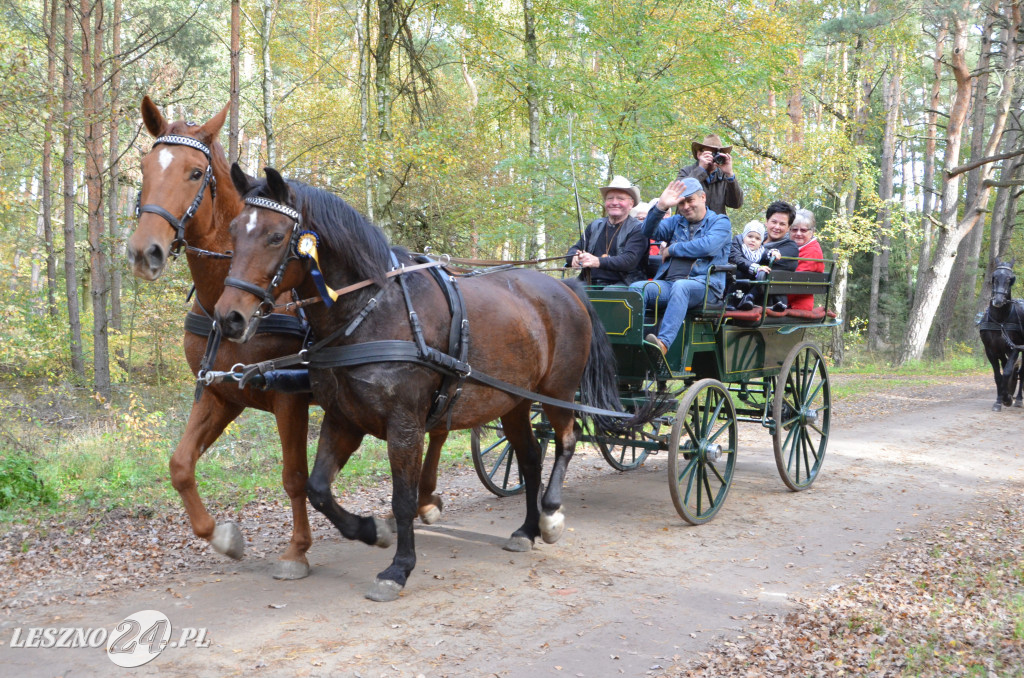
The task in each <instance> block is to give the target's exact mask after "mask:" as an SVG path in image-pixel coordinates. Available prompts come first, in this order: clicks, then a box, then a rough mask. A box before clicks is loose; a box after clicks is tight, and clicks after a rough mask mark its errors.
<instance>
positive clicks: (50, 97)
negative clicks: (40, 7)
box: [42, 0, 60, 319]
mask: <svg viewBox="0 0 1024 678" xmlns="http://www.w3.org/2000/svg"><path fill="white" fill-rule="evenodd" d="M46 2H47V4H46V5H45V6H44V8H45V10H46V11H44V17H43V23H44V25H46V27H47V28H46V76H47V79H46V82H47V88H46V112H47V116H46V120H45V121H44V122H43V168H42V172H43V176H42V195H43V199H42V216H43V241H44V246H45V248H46V308H47V311H48V313H49V316H50V318H51V319H56V318H57V250H56V248H55V247H54V244H53V119H54V117H56V115H57V102H56V95H55V92H54V87H56V86H57V17H58V12H57V5H58V3H59V2H60V0H46ZM47 17H48V18H47Z"/></svg>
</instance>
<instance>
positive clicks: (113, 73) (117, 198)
mask: <svg viewBox="0 0 1024 678" xmlns="http://www.w3.org/2000/svg"><path fill="white" fill-rule="evenodd" d="M113 9H114V13H113V17H114V18H113V21H112V22H111V25H110V51H111V63H110V69H111V70H110V141H109V144H110V162H109V165H110V168H109V172H110V199H109V203H110V204H109V205H108V207H107V210H108V213H107V221H108V222H109V232H110V248H111V250H110V270H109V276H110V326H111V327H113V328H114V329H115V330H117V331H120V330H121V272H122V271H123V270H124V242H125V233H123V232H122V229H121V223H120V219H121V187H120V180H121V176H120V172H121V169H120V163H119V161H118V158H119V157H120V149H119V148H118V147H119V146H120V145H121V141H120V138H121V137H120V125H119V121H120V119H121V116H120V115H119V110H118V109H119V107H120V106H121V100H120V99H121V58H120V56H119V55H120V54H121V0H114V8H113Z"/></svg>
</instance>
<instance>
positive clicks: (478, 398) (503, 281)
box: [215, 166, 650, 601]
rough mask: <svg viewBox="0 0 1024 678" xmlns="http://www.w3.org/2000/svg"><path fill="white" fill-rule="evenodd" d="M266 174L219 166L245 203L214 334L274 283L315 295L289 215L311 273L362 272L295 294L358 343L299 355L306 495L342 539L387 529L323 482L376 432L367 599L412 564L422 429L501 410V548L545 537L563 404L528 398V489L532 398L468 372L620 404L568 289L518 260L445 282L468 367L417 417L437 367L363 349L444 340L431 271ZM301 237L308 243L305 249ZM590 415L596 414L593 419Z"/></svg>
mask: <svg viewBox="0 0 1024 678" xmlns="http://www.w3.org/2000/svg"><path fill="white" fill-rule="evenodd" d="M266 174H267V179H266V180H256V181H251V180H250V179H249V178H248V177H246V176H245V174H244V173H242V172H241V171H240V170H238V169H237V166H236V167H234V168H232V178H233V179H234V180H235V182H236V186H237V188H238V189H239V191H240V192H241V193H243V194H244V195H245V196H246V200H247V201H250V202H249V203H248V206H247V207H246V208H245V209H243V211H242V213H241V214H240V215H239V216H238V217H237V218H236V219H235V220H234V222H232V225H231V231H232V235H233V243H234V252H235V254H234V258H233V260H232V263H231V271H230V276H231V277H230V278H229V283H228V284H229V286H228V287H226V288H225V290H224V293H223V294H222V295H221V298H220V300H219V301H218V302H217V305H216V307H215V316H216V318H217V322H218V324H219V325H220V327H221V328H222V329H223V331H224V334H225V336H226V337H228V338H231V339H235V340H245V339H247V338H248V337H250V336H252V334H253V332H254V328H255V327H258V324H259V322H260V317H259V316H260V314H261V313H262V312H264V311H265V309H266V305H267V299H268V298H270V297H272V296H273V293H274V290H275V289H276V288H291V287H296V288H297V289H298V291H299V292H300V294H301V295H302V296H303V297H311V296H321V292H320V291H319V289H320V288H318V287H317V281H316V280H315V277H314V275H313V270H312V264H311V260H310V259H309V258H306V259H303V260H302V261H301V263H300V262H296V261H294V260H293V253H294V252H295V251H296V242H297V235H298V232H299V230H300V229H299V227H298V224H299V221H300V219H301V223H302V226H301V229H306V230H307V231H311V232H313V233H315V236H312V235H308V234H307V235H304V236H303V238H302V240H303V242H304V243H306V245H309V244H310V242H311V240H312V239H313V238H314V237H315V238H316V239H317V240H318V241H319V245H318V246H317V252H316V256H317V261H318V266H317V269H316V270H318V271H320V272H322V276H323V284H324V285H329V286H333V287H336V288H341V287H342V286H348V285H350V284H354V283H358V282H361V281H373V284H370V285H368V286H367V287H364V288H362V289H359V290H357V291H354V292H352V293H350V294H344V295H342V296H339V297H338V298H337V300H336V301H334V303H333V305H330V306H328V305H327V304H317V305H315V306H310V307H308V313H309V321H310V324H311V325H312V327H313V329H314V332H315V333H316V335H317V336H318V337H327V338H329V340H330V343H331V346H329V347H327V349H325V353H327V352H329V351H331V350H335V351H336V350H338V349H339V348H340V349H341V353H344V352H345V351H346V350H352V349H355V350H356V351H357V352H358V351H360V350H362V349H361V348H360V347H364V348H365V349H368V350H367V352H368V353H371V355H370V359H369V361H365V360H364V361H362V362H358V361H357V362H356V363H351V362H350V363H346V364H345V365H344V366H340V365H337V364H336V363H331V362H330V361H328V362H326V363H323V366H322V367H317V364H318V363H317V358H318V354H316V353H315V352H314V351H311V355H310V356H309V360H310V361H311V364H310V367H311V369H310V379H311V382H312V385H313V393H314V395H315V397H316V399H317V401H318V402H320V403H321V404H322V406H323V407H324V421H323V426H322V428H321V433H320V440H319V445H318V447H317V454H316V461H315V462H314V465H313V471H312V474H311V475H310V478H309V484H308V494H309V498H310V502H311V503H312V504H313V506H314V508H316V509H317V510H319V511H321V512H323V513H324V515H326V516H327V517H328V518H329V519H330V520H331V522H332V523H334V525H335V526H336V527H337V528H338V530H339V531H340V532H341V534H342V535H343V536H344V537H346V538H348V539H359V540H361V541H363V542H365V543H367V544H378V545H381V543H382V542H383V543H390V532H391V530H390V527H389V526H388V525H387V523H385V522H384V521H382V520H380V519H378V518H375V517H372V516H357V515H354V514H352V513H349V512H348V511H346V510H345V509H344V508H342V507H341V506H340V505H339V504H338V503H337V501H336V500H335V499H334V496H333V494H332V491H331V485H332V482H333V480H334V478H335V476H336V474H337V473H338V471H339V470H340V469H341V468H342V466H344V464H345V463H346V461H347V460H348V458H349V456H350V455H351V454H352V452H353V451H354V450H355V449H356V448H357V447H358V446H359V444H360V441H361V440H362V438H363V436H365V435H366V434H370V435H373V436H375V437H377V438H380V439H383V440H386V441H387V446H388V459H389V461H390V464H391V471H392V478H393V482H394V488H393V495H392V508H393V511H394V515H395V518H396V527H397V542H398V544H397V550H396V554H395V557H394V559H393V561H392V563H391V565H390V567H388V568H387V569H385V570H384V571H383V572H380V573H379V574H378V575H377V577H376V580H375V581H374V584H373V586H372V587H371V589H370V591H369V592H368V593H367V597H368V598H370V599H372V600H381V601H383V600H394V599H395V598H397V597H398V595H399V593H400V591H401V590H402V588H403V587H404V586H405V584H406V582H407V580H408V577H409V574H410V573H411V572H412V569H413V567H414V566H415V563H416V554H415V549H414V544H413V531H412V520H413V517H414V515H415V509H416V487H417V482H418V480H419V474H420V470H421V456H422V449H423V440H424V436H425V434H426V433H427V432H430V433H431V434H434V433H443V432H445V431H448V430H456V429H464V428H471V427H473V426H479V425H482V424H485V423H487V422H490V421H492V420H494V419H496V418H500V419H501V422H502V426H503V430H504V433H505V435H506V436H507V438H508V440H509V442H510V443H511V444H512V446H513V448H514V449H515V453H516V457H517V459H518V462H519V468H520V470H521V471H522V473H523V478H524V482H525V485H526V493H525V494H526V519H525V521H524V522H523V524H522V525H521V526H520V527H519V528H518V529H517V530H515V531H514V532H513V533H512V536H511V537H510V539H509V540H508V542H506V544H505V548H506V549H507V550H510V551H526V550H529V549H531V548H532V547H533V544H534V540H535V539H536V538H537V537H538V536H539V537H541V538H542V539H543V540H544V541H545V542H548V543H553V542H555V541H557V540H558V538H559V537H560V536H561V534H562V531H563V530H564V516H563V514H562V509H561V505H562V484H563V480H564V477H565V472H566V468H567V465H568V463H569V459H570V458H571V457H572V454H573V451H574V447H575V444H576V439H577V435H578V434H579V427H578V425H577V424H576V421H575V417H574V414H573V411H572V410H570V409H567V408H565V407H560V406H557V405H554V404H551V403H545V404H543V408H544V411H545V413H546V415H547V417H548V420H549V422H550V424H551V426H552V428H553V430H554V440H555V463H554V468H553V469H552V472H551V477H550V480H549V483H548V486H547V489H546V491H544V492H543V496H541V489H542V488H541V454H540V445H539V444H538V442H537V440H536V438H535V436H534V432H533V429H532V427H531V424H530V406H531V401H532V400H534V399H535V398H531V397H528V396H524V395H523V394H521V393H520V394H519V395H516V394H514V393H511V392H506V391H504V390H498V389H495V388H492V387H489V386H484V385H482V384H481V383H478V382H476V381H474V378H478V379H479V378H482V377H481V376H480V375H488V376H490V377H495V378H497V379H500V380H503V381H505V382H508V383H510V384H512V385H514V386H515V387H519V388H521V389H526V390H528V391H533V392H536V393H539V394H542V396H546V397H549V398H554V399H558V400H560V401H572V400H573V397H574V394H575V393H576V391H577V389H579V390H580V391H581V400H582V401H583V402H584V403H588V404H590V405H594V406H596V407H599V408H602V409H614V410H616V411H621V403H620V402H619V398H618V389H617V382H616V377H615V368H614V359H613V358H612V354H611V347H610V345H609V343H608V338H607V336H606V335H605V333H604V329H603V328H602V327H601V325H600V322H599V321H597V320H596V316H595V315H594V312H593V307H592V306H591V305H590V303H589V301H588V300H587V299H586V295H585V294H584V293H583V291H582V287H572V286H570V285H568V284H566V283H563V282H561V281H559V280H556V279H554V278H551V277H549V276H546V275H544V274H542V273H539V272H536V271H527V270H512V271H504V272H496V273H490V274H487V275H481V276H476V277H464V278H462V279H461V280H460V281H458V283H457V286H458V288H459V289H460V290H461V293H462V297H461V299H462V300H463V301H464V304H463V306H462V307H461V308H464V309H465V317H466V318H467V320H468V327H469V333H468V356H467V357H466V358H465V364H468V365H469V366H471V369H472V372H471V373H470V375H469V377H468V378H466V379H465V381H464V382H463V383H462V385H461V389H462V393H461V396H459V397H458V398H457V399H455V400H454V405H453V406H452V407H451V410H450V411H449V412H448V416H447V419H446V418H445V417H442V418H441V419H440V421H439V422H437V423H433V424H431V425H428V411H430V410H431V406H432V403H433V402H434V401H435V399H436V398H437V394H436V391H437V390H438V388H439V386H440V385H441V383H442V375H441V374H440V373H439V372H438V371H437V370H436V369H432V368H431V367H428V366H424V365H423V364H422V363H416V362H411V361H408V362H406V361H403V360H401V359H399V360H395V361H390V362H385V361H384V360H385V359H384V358H383V353H381V354H380V355H381V357H377V354H376V351H377V350H378V349H377V347H379V346H385V347H387V348H385V349H382V351H387V350H389V349H391V348H394V347H400V346H404V347H408V346H413V345H422V344H418V343H417V342H420V340H421V339H422V343H425V345H426V346H427V347H429V348H430V349H437V350H438V351H441V352H444V351H446V350H447V349H448V347H449V345H450V341H451V338H452V335H451V333H452V330H453V325H455V324H456V323H453V322H452V318H453V317H455V316H456V311H454V310H453V308H454V307H453V306H452V302H451V301H450V300H449V299H448V298H446V295H445V294H444V292H443V291H442V284H441V283H439V281H438V280H437V279H436V278H435V277H432V275H431V273H430V272H429V271H427V270H417V271H414V272H405V273H401V274H399V275H394V274H395V273H396V272H398V271H399V269H400V268H401V267H408V266H411V265H414V264H415V262H414V260H413V259H412V258H411V257H410V256H409V255H408V254H406V253H404V252H403V251H402V250H400V249H398V248H395V249H392V248H390V247H389V245H388V242H387V240H386V238H385V236H384V234H383V232H382V231H380V229H378V228H377V227H375V226H373V225H372V224H370V223H369V222H367V221H366V220H364V219H363V217H362V216H361V215H360V214H359V213H358V212H356V210H354V209H352V207H350V206H349V205H348V204H346V203H345V202H344V201H343V200H341V199H340V198H338V197H336V196H334V195H332V194H330V193H327V192H326V191H322V190H319V189H315V188H312V187H309V186H307V185H305V184H302V183H300V182H285V180H284V179H283V178H282V177H281V175H280V174H279V173H278V172H276V171H275V170H273V169H269V168H268V169H267V170H266ZM254 205H256V206H254ZM306 245H303V247H306ZM305 251H306V253H307V254H308V253H309V250H308V248H307V249H306V250H305ZM389 272H390V274H391V275H393V276H394V277H395V278H396V279H395V280H392V279H391V278H390V277H388V276H389ZM445 275H447V274H445ZM410 307H411V308H412V310H413V311H414V314H413V313H410V310H409V308H410ZM413 316H415V322H414V320H413ZM455 329H456V331H458V327H456V328H455ZM342 330H344V333H342ZM367 342H370V343H367ZM374 342H377V343H374ZM369 349H372V350H369ZM341 353H337V354H335V355H341ZM462 374H465V372H462ZM541 400H543V399H541ZM646 416H648V417H649V416H650V415H649V414H647V415H646ZM639 418H642V416H641V415H638V416H637V417H635V418H634V420H632V421H631V422H629V423H631V424H635V423H637V421H636V420H637V419H639ZM598 422H599V420H598V419H597V418H595V425H596V424H597V423H598ZM538 500H539V501H538Z"/></svg>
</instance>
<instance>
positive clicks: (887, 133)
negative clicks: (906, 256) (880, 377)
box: [868, 48, 902, 351]
mask: <svg viewBox="0 0 1024 678" xmlns="http://www.w3.org/2000/svg"><path fill="white" fill-rule="evenodd" d="M892 52H893V53H892V55H891V58H890V65H891V67H892V68H893V69H894V70H893V71H892V73H891V74H890V75H889V77H888V78H887V79H886V83H885V89H884V91H883V95H882V98H883V105H884V106H885V130H884V132H883V134H882V158H881V167H880V169H881V175H880V177H879V180H878V199H879V200H880V201H881V202H882V207H881V208H880V209H879V211H878V226H879V233H878V250H877V251H876V252H875V254H874V257H873V258H872V261H871V299H870V304H869V309H868V347H869V348H870V349H871V350H873V351H877V350H879V349H880V348H881V347H882V344H883V342H885V341H886V340H887V339H888V322H887V318H888V315H887V314H885V313H881V312H880V311H879V305H880V300H881V296H882V294H883V293H884V292H885V291H886V290H887V289H888V287H889V281H888V277H889V276H888V272H889V262H888V258H889V249H890V247H891V242H892V239H891V237H890V236H889V232H890V229H891V228H892V206H891V201H892V199H893V195H894V191H893V176H894V174H895V171H894V170H895V157H896V126H897V125H898V124H899V120H900V107H899V102H900V88H901V82H902V79H901V66H900V61H901V56H900V55H899V54H898V53H897V52H896V49H895V48H893V50H892Z"/></svg>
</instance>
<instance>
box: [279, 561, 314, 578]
mask: <svg viewBox="0 0 1024 678" xmlns="http://www.w3.org/2000/svg"><path fill="white" fill-rule="evenodd" d="M271 574H272V576H273V577H274V579H284V580H291V579H304V578H306V577H308V576H309V563H307V562H305V561H301V560H279V561H277V562H276V563H275V564H274V570H273V572H272V573H271Z"/></svg>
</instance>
